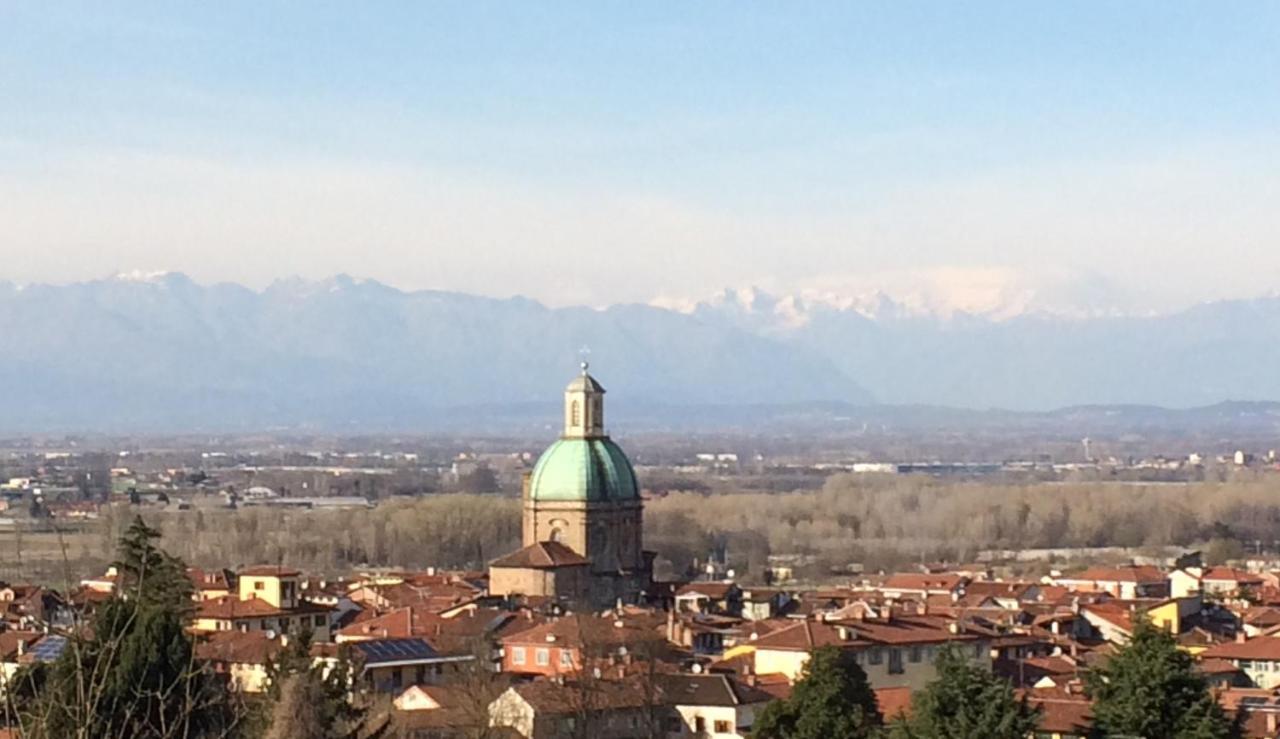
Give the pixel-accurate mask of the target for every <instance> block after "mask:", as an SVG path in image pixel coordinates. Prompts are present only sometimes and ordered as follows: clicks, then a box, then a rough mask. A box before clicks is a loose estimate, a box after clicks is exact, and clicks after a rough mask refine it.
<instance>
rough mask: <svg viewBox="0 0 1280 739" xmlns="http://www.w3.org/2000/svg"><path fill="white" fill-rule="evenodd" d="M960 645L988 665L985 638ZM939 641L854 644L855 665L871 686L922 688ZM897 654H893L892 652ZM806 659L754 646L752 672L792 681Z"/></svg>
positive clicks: (795, 653) (933, 674) (932, 670)
mask: <svg viewBox="0 0 1280 739" xmlns="http://www.w3.org/2000/svg"><path fill="white" fill-rule="evenodd" d="M959 644H960V645H961V648H962V649H964V650H967V651H966V654H968V656H969V657H970V659H972V660H973V661H974V662H976V663H978V664H980V665H982V666H983V667H986V668H988V669H990V668H991V645H990V644H989V643H988V642H986V641H981V640H979V641H973V642H967V641H966V642H960V643H959ZM941 648H942V645H938V644H929V645H921V646H920V647H918V648H916V649H913V648H912V647H910V646H900V647H869V648H858V649H857V650H855V651H854V653H855V655H857V659H858V665H859V666H861V667H862V670H863V671H864V672H866V673H867V681H868V682H870V683H871V687H872V688H900V687H906V688H911V689H912V690H919V689H921V688H923V687H924V686H925V685H926V684H928V683H929V681H931V680H933V679H934V678H935V677H937V674H938V672H937V670H936V669H935V668H934V664H933V663H934V660H935V659H937V656H938V651H939V650H940V649H941ZM895 653H896V654H897V656H896V657H895V656H894V654H895ZM808 661H809V653H808V652H801V651H786V650H773V649H760V648H759V647H757V648H756V651H755V672H756V674H757V675H768V674H775V673H777V674H783V675H786V676H787V679H789V680H791V681H792V682H794V681H795V680H797V679H798V678H799V677H800V675H801V673H802V670H803V668H804V665H805V664H806V663H807V662H808Z"/></svg>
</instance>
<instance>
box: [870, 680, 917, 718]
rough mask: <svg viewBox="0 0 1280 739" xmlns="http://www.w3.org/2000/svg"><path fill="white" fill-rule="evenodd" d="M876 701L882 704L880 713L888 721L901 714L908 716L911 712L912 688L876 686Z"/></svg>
mask: <svg viewBox="0 0 1280 739" xmlns="http://www.w3.org/2000/svg"><path fill="white" fill-rule="evenodd" d="M875 694H876V703H877V704H878V705H879V706H880V715H881V716H884V720H885V721H886V722H889V721H892V720H893V719H895V718H897V717H899V716H904V717H905V716H908V715H909V714H910V712H911V688H909V687H906V686H903V687H899V688H876V690H875Z"/></svg>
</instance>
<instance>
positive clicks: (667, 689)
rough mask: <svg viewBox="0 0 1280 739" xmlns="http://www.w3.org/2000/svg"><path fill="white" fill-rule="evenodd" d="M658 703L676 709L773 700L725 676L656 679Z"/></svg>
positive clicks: (754, 688) (683, 676)
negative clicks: (660, 695) (660, 698)
mask: <svg viewBox="0 0 1280 739" xmlns="http://www.w3.org/2000/svg"><path fill="white" fill-rule="evenodd" d="M655 680H656V684H657V687H658V689H659V690H660V691H661V694H662V701H663V703H666V704H668V705H679V706H740V705H744V704H749V703H768V702H769V701H771V700H773V696H772V695H770V694H769V693H766V692H764V691H763V690H760V689H759V688H756V687H753V686H751V685H748V684H746V683H744V682H742V681H741V680H737V679H735V678H732V677H730V676H728V675H685V674H679V675H658V676H657V677H656V679H655Z"/></svg>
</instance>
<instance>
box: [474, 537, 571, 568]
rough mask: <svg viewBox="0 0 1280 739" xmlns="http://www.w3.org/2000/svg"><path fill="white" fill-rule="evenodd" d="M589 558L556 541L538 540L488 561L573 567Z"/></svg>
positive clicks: (496, 563) (519, 564) (491, 565)
mask: <svg viewBox="0 0 1280 739" xmlns="http://www.w3.org/2000/svg"><path fill="white" fill-rule="evenodd" d="M590 563H591V560H589V559H587V558H586V557H583V556H582V555H580V554H578V553H577V552H575V551H573V550H572V549H570V548H569V547H567V546H565V545H564V544H561V543H560V542H557V541H540V542H537V543H536V544H530V545H529V546H527V547H525V548H523V549H517V550H516V551H514V552H512V553H511V554H508V555H507V556H505V557H499V558H498V559H495V560H493V561H492V562H490V563H489V566H490V567H532V568H544V567H575V566H578V565H586V564H590Z"/></svg>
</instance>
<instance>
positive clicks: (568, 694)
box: [509, 677, 649, 715]
mask: <svg viewBox="0 0 1280 739" xmlns="http://www.w3.org/2000/svg"><path fill="white" fill-rule="evenodd" d="M642 681H643V678H641V677H629V678H624V679H622V680H597V681H594V682H592V683H591V684H590V685H587V686H585V687H587V688H588V689H589V690H590V692H591V699H590V704H591V707H592V708H593V709H595V710H609V709H612V710H619V709H627V708H641V707H643V706H645V704H646V703H648V701H649V691H647V690H645V689H644V683H643V682H642ZM583 687H584V686H582V685H579V684H577V683H575V682H574V681H566V682H565V683H564V684H560V683H557V682H554V681H552V680H534V681H532V682H527V683H519V684H517V685H514V686H512V687H511V688H509V690H512V691H515V692H516V694H518V695H519V696H520V697H521V698H523V699H524V700H525V702H526V703H528V704H529V705H530V706H531V707H533V709H534V711H536V712H537V713H538V714H541V715H555V714H564V713H577V712H579V711H580V710H581V708H582V706H581V701H582V690H583Z"/></svg>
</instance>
